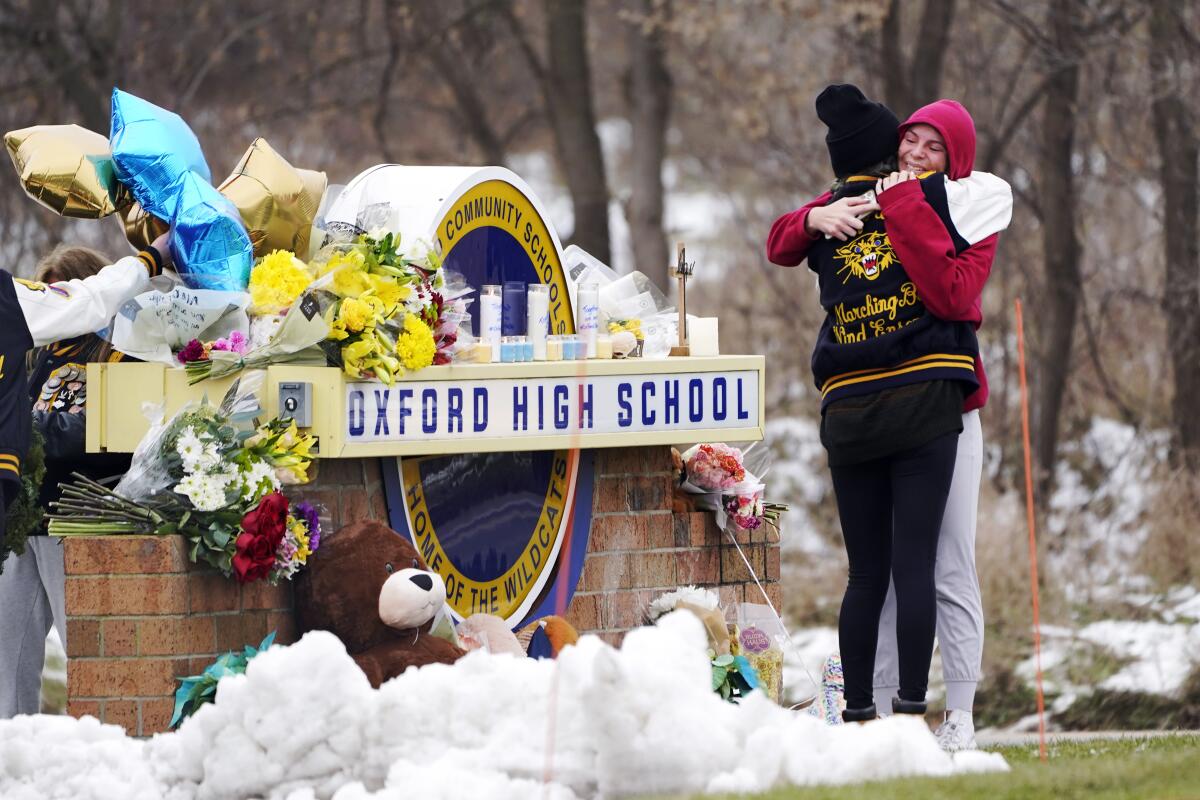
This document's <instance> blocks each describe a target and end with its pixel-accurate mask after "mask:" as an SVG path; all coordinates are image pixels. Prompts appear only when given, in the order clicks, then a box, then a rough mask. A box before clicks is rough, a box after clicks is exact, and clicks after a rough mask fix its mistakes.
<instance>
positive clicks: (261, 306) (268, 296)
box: [249, 250, 312, 314]
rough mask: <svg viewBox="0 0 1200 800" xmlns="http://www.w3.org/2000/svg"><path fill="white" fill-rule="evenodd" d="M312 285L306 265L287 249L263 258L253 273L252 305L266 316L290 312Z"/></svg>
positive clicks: (251, 280)
mask: <svg viewBox="0 0 1200 800" xmlns="http://www.w3.org/2000/svg"><path fill="white" fill-rule="evenodd" d="M310 283H312V275H311V274H309V271H308V269H307V267H306V266H305V265H304V262H303V261H301V260H300V259H298V258H296V256H294V255H293V254H292V253H291V252H289V251H287V250H274V251H272V252H271V253H270V254H268V255H266V256H263V258H262V260H261V261H259V262H258V264H257V265H255V267H254V269H253V270H251V272H250V286H249V289H250V302H251V303H253V305H254V309H255V310H256V311H258V312H259V313H262V314H279V313H281V312H283V311H284V310H286V309H287V308H288V307H289V306H291V304H292V303H293V302H295V300H296V298H297V297H299V296H300V293H301V292H303V291H304V290H305V289H306V288H307V287H308V285H309V284H310Z"/></svg>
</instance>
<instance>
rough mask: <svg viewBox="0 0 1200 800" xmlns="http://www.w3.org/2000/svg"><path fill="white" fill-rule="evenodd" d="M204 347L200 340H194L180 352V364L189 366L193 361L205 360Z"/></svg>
mask: <svg viewBox="0 0 1200 800" xmlns="http://www.w3.org/2000/svg"><path fill="white" fill-rule="evenodd" d="M204 357H205V356H204V345H202V344H200V340H199V339H192V340H191V341H190V342H188V343H187V344H186V345H184V348H183V349H182V350H180V351H179V363H180V364H189V363H191V362H193V361H203V360H204Z"/></svg>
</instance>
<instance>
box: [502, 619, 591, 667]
mask: <svg viewBox="0 0 1200 800" xmlns="http://www.w3.org/2000/svg"><path fill="white" fill-rule="evenodd" d="M517 640H518V641H520V642H521V644H522V645H523V646H524V647H525V651H526V654H527V655H528V656H529V657H530V658H558V654H559V653H560V652H562V649H563V648H564V647H566V646H567V645H569V644H575V643H576V642H578V641H579V633H578V631H576V630H575V628H574V626H572V625H571V623H569V622H567V621H566V620H565V619H563V618H562V617H557V616H549V617H542V618H541V619H538V620H534V621H533V622H531V623H529V624H528V625H526V626H525V627H524V628H522V629H521V631H520V632H519V633H518V634H517Z"/></svg>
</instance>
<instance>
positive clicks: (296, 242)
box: [217, 138, 326, 258]
mask: <svg viewBox="0 0 1200 800" xmlns="http://www.w3.org/2000/svg"><path fill="white" fill-rule="evenodd" d="M325 184H326V178H325V173H323V172H315V171H313V170H307V169H296V168H295V167H293V166H292V165H291V164H289V163H288V162H287V161H286V160H285V159H284V158H283V156H281V155H279V153H277V152H275V150H274V149H272V147H271V145H269V144H267V140H266V139H262V138H259V139H255V140H254V142H253V143H252V144H251V145H250V149H249V150H247V151H246V154H245V155H243V156H242V160H241V161H240V162H238V165H237V167H235V168H234V170H233V174H232V175H230V176H229V177H228V178H226V179H225V182H224V183H222V184H221V185H220V186H219V187H217V188H218V189H220V191H221V194H223V195H225V196H226V197H227V198H229V199H230V200H231V201H233V204H234V205H235V206H237V209H238V211H239V212H240V213H241V215H242V221H243V222H245V223H246V229H247V230H248V231H249V233H250V241H251V243H253V245H254V255H255V256H263V255H266V254H267V253H270V252H271V251H272V250H290V251H292V252H293V253H298V254H299V255H300V256H301V258H303V257H305V255H306V254H307V252H308V239H309V234H310V233H311V232H312V224H313V220H314V219H315V218H316V215H317V208H318V207H319V206H320V204H321V196H322V195H323V194H324V193H325Z"/></svg>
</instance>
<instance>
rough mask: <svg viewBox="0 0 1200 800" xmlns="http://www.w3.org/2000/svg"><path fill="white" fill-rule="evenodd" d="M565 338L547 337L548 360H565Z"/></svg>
mask: <svg viewBox="0 0 1200 800" xmlns="http://www.w3.org/2000/svg"><path fill="white" fill-rule="evenodd" d="M562 340H563V337H561V336H558V335H557V334H556V335H553V336H547V337H546V360H547V361H562V360H563V341H562Z"/></svg>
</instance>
